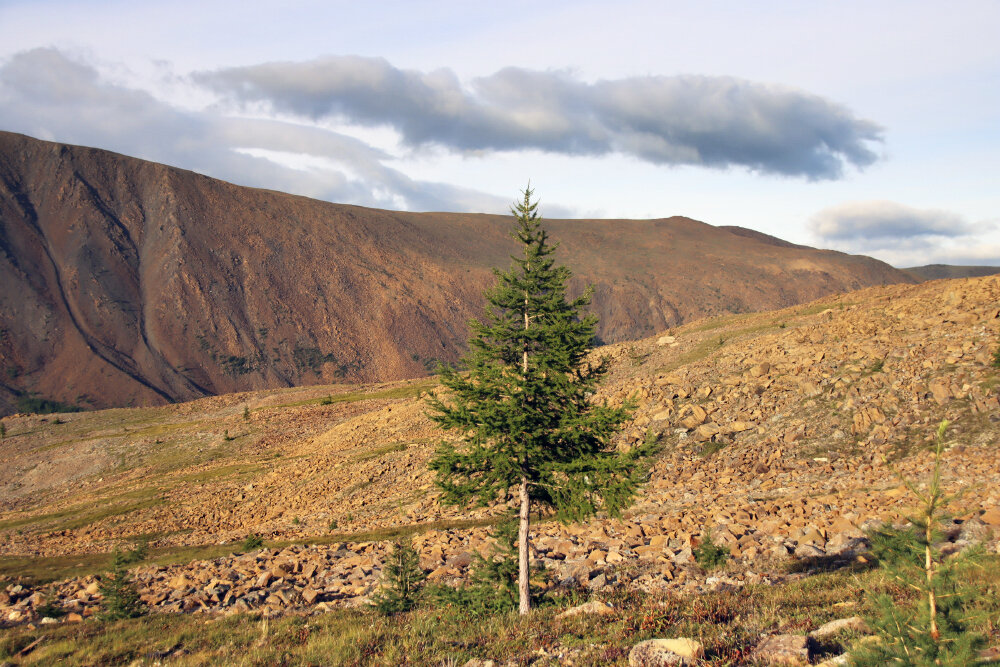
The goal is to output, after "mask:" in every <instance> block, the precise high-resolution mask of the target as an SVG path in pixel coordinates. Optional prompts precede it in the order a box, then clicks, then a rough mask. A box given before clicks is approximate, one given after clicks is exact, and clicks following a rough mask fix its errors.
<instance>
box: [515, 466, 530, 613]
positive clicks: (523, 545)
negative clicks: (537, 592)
mask: <svg viewBox="0 0 1000 667" xmlns="http://www.w3.org/2000/svg"><path fill="white" fill-rule="evenodd" d="M530 510H531V500H530V498H529V497H528V478H527V477H522V478H521V525H520V527H519V528H518V531H517V595H518V599H519V601H520V605H519V607H518V611H519V612H520V614H521V615H522V616H524V615H525V614H527V613H528V612H529V611H531V589H530V587H529V585H528V524H529V523H530V517H531V514H530Z"/></svg>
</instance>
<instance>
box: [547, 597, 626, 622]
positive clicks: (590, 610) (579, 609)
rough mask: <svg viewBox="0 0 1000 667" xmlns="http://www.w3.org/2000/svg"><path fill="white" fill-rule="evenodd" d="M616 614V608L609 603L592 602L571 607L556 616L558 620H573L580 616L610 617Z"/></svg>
mask: <svg viewBox="0 0 1000 667" xmlns="http://www.w3.org/2000/svg"><path fill="white" fill-rule="evenodd" d="M614 613H615V608H614V607H612V606H611V605H609V604H608V603H607V602H601V601H599V600H591V601H590V602H584V603H583V604H581V605H577V606H575V607H571V608H570V609H567V610H566V611H564V612H562V613H561V614H558V615H556V618H572V617H574V616H579V615H580V614H596V615H598V616H610V615H612V614H614Z"/></svg>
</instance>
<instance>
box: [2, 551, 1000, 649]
mask: <svg viewBox="0 0 1000 667" xmlns="http://www.w3.org/2000/svg"><path fill="white" fill-rule="evenodd" d="M973 576H975V577H977V578H978V581H977V583H978V584H979V585H980V587H981V588H982V590H984V591H988V592H989V593H988V594H984V595H983V596H981V597H980V598H979V600H977V602H976V610H975V611H977V612H980V616H979V620H978V621H977V624H978V626H977V628H976V629H978V630H980V631H983V632H985V633H987V634H988V635H991V637H990V638H991V640H992V642H993V643H995V642H996V639H997V633H998V630H997V628H996V627H995V623H994V622H992V621H991V619H995V618H996V615H997V613H998V612H1000V596H998V595H997V594H996V590H997V586H998V584H1000V558H997V557H991V558H990V561H989V563H987V564H986V566H985V567H983V568H981V569H980V570H979V571H978V572H977V573H975V574H974V575H973ZM882 592H885V593H888V594H889V595H892V596H893V597H894V598H896V599H897V600H899V601H900V602H909V601H911V600H912V593H911V592H910V591H909V590H908V589H907V588H906V587H904V586H901V585H899V584H896V583H893V582H892V581H891V579H890V578H889V577H887V576H886V575H885V574H884V573H883V572H881V571H879V570H869V571H865V572H861V573H855V572H845V571H837V572H830V573H824V574H819V575H816V576H812V577H808V578H806V579H801V580H799V581H795V582H792V583H789V584H785V585H780V586H748V587H746V588H744V589H740V590H736V591H728V592H714V593H706V594H703V595H699V596H690V597H685V598H679V597H673V596H669V595H647V594H642V593H637V592H625V591H619V592H615V593H612V594H610V595H607V596H601V597H602V598H603V599H605V600H606V601H608V602H610V603H611V604H612V605H613V606H614V607H615V609H616V612H615V613H614V614H612V615H609V616H588V615H584V616H577V617H575V618H569V619H561V620H560V619H556V618H555V617H556V614H557V613H558V612H559V611H561V610H562V609H563V608H565V607H567V606H570V605H573V604H577V603H579V602H582V601H583V600H584V599H585V594H584V593H582V592H579V591H571V592H569V593H566V594H563V595H561V596H560V597H558V598H557V599H556V600H555V604H553V605H551V606H548V607H540V608H538V609H536V610H535V611H533V612H532V614H531V615H530V616H529V617H527V618H521V617H519V616H517V615H516V614H513V613H511V614H497V615H493V616H488V617H486V618H481V619H473V618H470V617H469V616H468V615H467V614H466V613H465V611H464V610H463V609H460V608H456V607H450V606H443V607H433V608H430V607H423V608H418V609H417V610H415V611H411V612H407V613H403V614H398V615H395V616H391V617H383V616H379V615H377V614H375V613H374V612H373V611H371V610H364V609H336V610H333V611H331V612H329V613H326V614H320V615H317V616H286V617H283V618H280V619H272V620H263V619H262V618H261V617H260V616H259V615H257V614H238V615H233V616H206V615H201V614H196V615H191V614H176V615H175V614H169V615H168V614H163V615H153V616H148V617H144V618H139V619H132V620H127V621H116V622H102V621H87V622H85V623H81V624H61V625H50V626H43V627H42V628H39V629H35V630H31V629H28V628H26V627H24V626H21V627H17V628H13V629H10V630H7V631H6V632H5V633H4V634H3V635H0V660H8V659H11V658H12V657H13V656H14V655H15V654H16V653H17V652H18V651H20V650H21V649H23V648H24V647H26V646H28V645H29V644H30V643H31V642H33V641H35V640H36V639H38V638H40V637H42V636H43V635H44V636H45V639H43V641H42V642H41V643H40V644H39V645H38V646H37V648H35V649H34V650H33V651H31V652H30V653H29V654H28V655H27V656H25V657H23V658H21V659H20V662H19V663H18V664H22V665H49V664H62V665H69V666H72V665H105V664H133V663H134V664H137V665H143V664H145V665H151V664H153V663H154V662H155V661H161V660H163V659H164V658H166V656H168V655H170V654H172V653H178V655H177V657H175V658H171V659H170V661H169V664H171V665H177V666H178V667H183V666H187V665H233V664H238V665H247V666H254V665H277V664H281V665H321V664H322V665H329V664H336V665H400V664H408V665H441V664H451V665H461V664H464V663H465V662H466V661H467V660H469V659H471V658H479V659H490V660H495V661H497V662H499V663H505V662H510V663H514V664H532V663H534V664H556V663H559V664H562V663H563V662H568V661H569V660H572V664H576V665H626V664H628V652H629V650H630V649H631V647H632V646H634V645H635V644H636V643H638V642H640V641H642V640H644V639H649V638H653V637H692V638H695V639H697V640H698V641H700V642H701V643H702V644H703V645H704V646H705V650H706V660H705V662H704V663H702V664H705V665H710V666H718V667H721V666H723V665H735V664H747V663H748V662H749V661H750V660H751V658H750V654H751V652H752V650H753V648H754V646H756V644H757V642H758V641H759V640H760V637H761V635H764V634H778V633H792V634H805V633H807V632H809V631H810V630H812V629H815V628H816V627H818V626H819V625H821V624H823V623H825V622H827V621H830V620H834V619H836V618H844V617H847V616H852V615H855V614H860V615H862V616H865V615H869V614H871V613H872V612H873V611H874V609H873V607H872V606H871V605H872V604H873V602H872V601H873V600H874V598H875V596H876V594H878V593H882ZM854 639H855V637H854V636H852V635H851V634H846V635H842V636H840V637H837V638H835V639H834V640H833V641H830V642H827V643H824V645H823V646H822V647H821V649H823V650H825V654H824V655H821V656H820V657H821V658H823V657H828V656H831V655H834V654H837V653H839V652H841V651H842V650H843V649H844V648H845V647H846V646H847V645H849V644H850V643H851V642H852V641H854ZM542 650H544V651H545V653H546V654H548V655H549V656H551V658H550V659H549V660H550V662H546V661H545V659H544V658H543V659H542V661H541V662H537V661H538V659H539V653H540V651H542ZM557 656H559V657H557Z"/></svg>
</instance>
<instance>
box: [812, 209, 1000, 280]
mask: <svg viewBox="0 0 1000 667" xmlns="http://www.w3.org/2000/svg"><path fill="white" fill-rule="evenodd" d="M810 228H811V231H812V233H813V235H814V237H815V238H816V239H817V241H818V242H819V243H820V244H821V245H826V246H832V247H834V248H837V249H839V250H845V251H847V252H853V253H862V254H869V255H875V256H878V257H880V258H882V259H885V260H886V261H888V262H890V263H892V264H894V265H896V266H914V265H918V264H927V263H957V264H1000V245H996V244H989V243H986V244H984V243H983V242H982V240H981V239H983V238H986V237H987V236H988V234H989V232H991V231H992V230H994V229H995V228H996V223H995V222H994V221H980V222H976V223H972V222H969V221H967V220H965V219H964V218H963V217H961V216H959V215H957V214H955V213H952V212H949V211H944V210H940V209H918V208H913V207H911V206H906V205H904V204H899V203H897V202H891V201H860V202H846V203H843V204H839V205H837V206H833V207H830V208H827V209H824V210H823V211H820V212H819V213H817V214H816V215H815V216H813V218H812V220H811V221H810Z"/></svg>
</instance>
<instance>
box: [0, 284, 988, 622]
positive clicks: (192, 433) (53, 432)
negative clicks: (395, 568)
mask: <svg viewBox="0 0 1000 667" xmlns="http://www.w3.org/2000/svg"><path fill="white" fill-rule="evenodd" d="M998 348H1000V277H997V276H992V277H987V278H978V279H966V280H955V281H938V282H933V283H926V284H923V285H919V286H903V285H900V286H891V287H884V288H871V289H866V290H861V291H858V292H855V293H852V294H847V295H840V296H836V297H832V298H829V299H827V300H824V301H820V302H816V303H813V304H809V305H806V306H798V307H794V308H789V309H785V310H781V311H775V312H768V313H761V314H751V315H740V316H727V317H723V318H716V319H711V320H702V321H699V322H693V323H691V324H688V325H685V326H682V327H678V328H673V329H670V330H669V331H664V332H661V333H660V334H659V335H657V336H654V337H651V338H648V339H645V340H642V341H638V342H634V343H621V344H616V345H612V346H608V347H605V348H601V349H599V350H598V351H597V353H599V354H605V355H609V356H610V357H611V359H612V372H611V375H610V377H609V378H608V381H607V383H606V384H605V385H604V386H603V388H602V389H601V392H600V394H599V396H598V399H599V400H608V401H611V402H619V401H621V400H624V399H625V398H626V397H628V396H635V397H636V398H637V399H638V400H639V404H640V407H639V409H638V410H637V412H636V414H635V417H634V419H633V421H632V422H631V423H630V424H629V426H628V428H627V429H626V430H625V431H624V432H623V433H622V434H621V435H620V442H619V444H620V446H622V447H627V446H630V444H632V443H634V442H636V441H638V440H639V439H640V438H643V437H645V435H646V433H647V432H649V431H650V430H652V433H653V434H656V435H658V437H659V438H660V440H661V442H662V443H663V446H664V450H663V453H662V455H661V456H660V458H659V459H658V461H657V462H656V464H655V465H654V467H653V469H652V471H651V475H650V479H649V482H648V484H647V485H646V487H645V489H644V490H643V492H642V493H641V495H640V497H639V499H638V502H637V503H636V505H635V506H634V507H633V508H631V509H630V510H629V511H628V512H627V513H626V515H625V516H624V517H623V518H621V519H609V518H603V517H597V518H595V519H593V520H592V521H590V522H588V523H586V524H576V525H569V526H563V525H560V524H557V523H539V524H536V525H535V527H534V529H533V538H534V547H535V552H534V558H536V559H538V560H539V561H540V562H542V563H544V564H545V565H546V566H547V568H548V569H549V570H550V571H551V572H552V573H553V574H554V575H555V579H554V581H555V583H556V584H558V582H560V581H561V582H564V583H566V582H576V583H579V584H582V585H585V586H588V587H590V588H591V589H594V590H601V589H603V588H605V587H610V586H619V585H626V586H633V587H637V588H641V589H644V590H662V589H667V590H676V591H688V592H697V591H700V590H706V589H709V588H718V587H720V586H722V587H725V586H740V585H744V584H746V583H757V582H767V581H772V582H774V581H779V580H780V579H782V578H783V577H785V576H787V570H776V569H774V564H775V563H777V562H781V561H785V560H787V559H799V560H802V561H804V562H807V563H808V562H810V561H811V560H815V559H831V558H833V559H835V558H851V557H855V556H856V555H857V553H858V552H859V550H862V549H863V547H864V539H863V529H864V528H866V527H869V526H872V525H875V524H878V523H881V522H886V521H890V522H892V521H898V520H900V518H901V517H904V516H906V515H907V514H908V513H909V510H910V509H911V506H912V500H911V498H910V497H909V496H908V494H907V492H906V490H905V489H904V488H903V486H902V485H901V483H900V481H899V480H898V479H897V478H896V477H895V476H894V471H898V472H900V473H902V474H904V475H907V476H909V477H912V478H920V479H922V478H924V476H925V475H926V473H927V471H928V469H929V463H930V455H929V450H928V447H927V445H928V444H929V443H930V442H931V440H932V438H933V434H934V431H935V427H936V425H937V424H938V422H939V421H941V420H942V419H948V420H950V421H951V422H952V426H951V427H950V428H949V430H948V432H947V436H946V437H947V442H948V451H947V454H946V467H945V473H944V480H945V486H946V487H947V488H948V489H949V490H950V491H957V490H963V491H964V493H963V495H962V497H961V503H960V505H958V506H956V507H954V508H953V510H954V511H955V515H956V519H955V521H954V524H953V529H952V530H951V531H950V539H952V540H953V541H955V548H961V547H962V546H963V545H964V544H967V543H969V542H971V541H975V540H983V539H986V540H987V541H988V542H989V540H990V535H991V533H994V532H996V533H1000V463H998V461H1000V458H998V456H997V451H998V450H997V447H998V444H1000V442H998V441H1000V438H998V436H1000V370H998V369H997V368H996V367H995V366H994V365H993V360H994V353H995V352H996V351H997V350H998ZM432 388H433V381H432V380H424V381H419V382H408V383H396V384H393V385H388V386H379V387H371V388H369V389H367V390H366V391H365V392H354V393H351V392H347V391H346V390H345V388H344V387H313V388H300V389H292V390H281V391H270V392H262V393H255V394H241V395H230V396H222V397H217V398H210V399H203V400H200V401H195V402H192V403H187V404H183V405H175V406H168V407H163V408H147V409H131V410H112V411H104V412H95V413H85V414H72V415H60V416H59V417H58V418H53V417H39V416H16V417H8V418H6V419H5V420H4V421H3V423H4V425H5V426H6V428H7V433H8V436H7V439H6V441H5V444H4V447H3V449H2V450H0V451H2V452H3V461H2V463H3V465H2V466H0V470H2V471H3V473H2V475H3V476H2V477H0V485H2V486H0V489H2V495H3V498H4V512H3V515H2V518H0V551H2V553H4V554H7V555H8V557H9V558H10V557H14V556H31V557H34V558H37V557H39V556H45V555H51V556H57V555H60V554H81V556H80V557H82V554H85V553H87V552H90V551H108V550H110V549H111V548H113V547H114V546H115V545H124V546H128V545H131V544H134V543H135V542H136V540H138V539H140V538H141V536H144V535H145V536H149V537H151V538H152V546H153V547H154V548H165V547H171V546H173V547H176V546H180V545H199V544H217V543H228V542H235V541H238V540H240V539H242V538H243V537H244V536H246V535H247V534H250V533H257V534H260V535H263V536H264V537H266V538H268V539H271V540H277V541H281V540H284V541H286V542H298V543H303V542H305V543H309V542H312V543H314V546H311V547H302V546H287V547H279V548H273V549H266V550H263V551H258V552H254V553H251V554H246V555H242V556H240V555H235V556H226V557H222V558H217V559H215V560H210V561H196V562H192V563H182V564H177V565H171V566H160V565H146V566H143V567H141V568H139V569H137V570H136V571H135V574H136V577H137V579H138V581H139V582H140V584H141V587H142V592H143V594H144V596H145V597H146V599H147V601H148V602H149V603H150V604H153V605H154V606H156V607H157V608H160V609H162V610H166V611H192V610H210V609H219V610H238V609H246V608H264V609H269V610H271V611H270V612H269V613H278V612H280V611H282V610H287V609H289V608H294V607H304V608H307V609H315V608H316V607H317V605H319V604H324V605H327V606H329V605H350V604H358V603H360V602H362V601H363V600H364V598H365V596H366V595H367V594H368V593H369V592H371V590H372V588H373V587H374V586H375V585H376V583H377V580H378V576H379V573H380V565H381V560H382V557H383V556H384V554H385V551H386V545H385V543H384V542H380V541H379V536H382V537H383V538H384V537H385V536H387V535H389V534H390V533H389V532H388V531H392V530H410V529H416V530H417V533H418V535H417V537H416V538H415V545H416V546H417V547H418V549H419V550H420V553H421V558H422V563H423V565H424V567H425V568H426V569H427V570H428V572H430V573H431V578H432V579H434V580H444V581H449V580H454V579H460V578H461V577H462V576H464V574H465V572H466V571H467V568H468V564H469V562H470V560H471V555H472V554H473V553H475V552H480V553H482V552H484V551H486V550H487V549H488V548H489V544H490V539H489V531H488V528H487V527H485V526H479V527H474V526H473V527H466V528H459V527H451V528H449V527H447V525H446V524H442V523H438V524H437V526H436V527H435V526H434V525H433V524H429V522H433V521H437V522H441V521H444V520H449V519H457V518H473V519H475V518H480V519H483V520H486V521H488V520H489V517H490V516H492V515H495V514H496V513H497V512H498V511H502V508H492V509H489V510H484V511H479V512H463V513H458V511H457V510H454V509H446V508H442V507H441V506H440V505H438V503H437V502H436V499H435V495H434V492H433V485H432V477H431V475H430V473H429V472H428V471H427V470H426V468H425V462H426V460H427V458H428V457H429V455H430V453H431V451H432V449H433V443H434V441H435V440H436V438H438V437H439V436H438V434H437V433H436V432H435V431H434V429H433V428H432V425H431V423H430V422H429V421H428V420H427V419H426V418H425V417H424V416H423V408H422V402H421V400H420V398H419V396H418V395H419V394H420V393H421V392H424V391H427V390H430V389H432ZM328 393H329V396H328ZM244 407H246V411H245V410H244ZM68 461H73V462H74V465H75V467H67V465H66V464H65V463H64V462H68ZM887 462H888V463H887ZM419 523H422V524H424V528H423V529H421V528H419V527H418V526H415V524H419ZM427 528H434V529H430V530H428V529H427ZM349 531H355V532H356V531H373V532H372V533H371V536H370V537H368V538H367V539H364V538H360V537H358V538H355V539H354V540H353V541H347V542H343V541H342V538H337V537H336V535H331V532H333V533H343V532H349ZM380 531H381V532H380ZM709 532H711V534H712V535H713V537H714V538H715V539H716V541H719V542H722V543H724V544H726V545H727V546H729V547H730V549H731V551H732V553H733V554H734V556H736V558H737V562H736V563H735V564H734V565H733V566H732V567H731V568H730V570H729V572H728V573H727V574H725V575H724V576H721V577H718V576H716V577H707V576H706V573H704V572H703V571H701V570H700V568H698V567H697V566H696V565H694V564H693V563H692V552H691V549H692V546H694V545H695V544H697V542H698V541H699V540H701V539H704V536H705V535H706V534H707V533H709ZM363 539H364V541H363ZM331 542H333V543H332V544H331ZM990 544H991V547H990V548H992V549H995V548H996V542H995V541H993V542H990ZM53 562H55V561H53ZM18 585H19V584H17V583H15V582H12V583H11V584H10V586H9V587H8V593H7V595H8V600H7V603H6V604H7V612H6V613H8V615H9V614H12V613H14V612H17V614H15V615H18V618H27V617H30V614H31V609H32V608H33V607H32V605H33V604H35V603H36V602H38V603H39V604H40V602H39V601H40V600H42V599H43V598H44V595H45V594H40V595H39V596H38V597H35V598H34V602H32V601H31V600H32V596H34V595H35V593H36V592H37V591H36V590H35V589H33V588H30V587H22V588H19V589H18V588H17V586H18ZM93 588H94V586H93V579H72V580H67V581H64V582H62V583H58V584H56V585H55V586H54V588H51V589H49V592H48V593H47V595H49V596H50V597H51V596H57V597H58V598H59V599H60V600H62V601H64V602H65V603H66V604H67V605H68V606H69V607H72V608H73V609H74V610H75V613H79V614H81V615H82V614H84V613H92V611H90V612H88V611H87V610H88V609H91V610H92V609H94V608H95V605H96V604H97V602H98V600H99V598H98V597H97V596H96V594H95V592H94V590H91V589H93ZM15 589H16V590H15ZM95 590H96V589H95ZM0 598H2V596H0ZM0 603H3V600H2V599H0Z"/></svg>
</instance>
